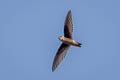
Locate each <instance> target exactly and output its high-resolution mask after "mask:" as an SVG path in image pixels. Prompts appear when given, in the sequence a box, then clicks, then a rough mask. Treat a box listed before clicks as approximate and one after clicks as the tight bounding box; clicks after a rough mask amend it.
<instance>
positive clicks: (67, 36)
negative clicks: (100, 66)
mask: <svg viewBox="0 0 120 80" xmlns="http://www.w3.org/2000/svg"><path fill="white" fill-rule="evenodd" d="M72 32H73V24H72V14H71V10H69V11H68V14H67V16H66V19H65V23H64V36H60V37H59V40H61V41H62V42H63V43H62V44H61V46H60V48H59V49H58V51H57V53H56V56H55V58H54V61H53V65H52V71H54V70H55V69H56V68H57V66H58V65H59V64H60V62H61V61H62V60H63V58H64V57H65V56H66V53H67V51H68V49H69V47H70V46H71V45H73V46H77V47H81V43H78V42H76V41H74V40H72Z"/></svg>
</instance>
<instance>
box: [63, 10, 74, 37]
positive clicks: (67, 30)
mask: <svg viewBox="0 0 120 80" xmlns="http://www.w3.org/2000/svg"><path fill="white" fill-rule="evenodd" d="M72 32H73V24H72V14H71V11H68V14H67V16H66V19H65V23H64V36H65V37H67V38H71V39H72Z"/></svg>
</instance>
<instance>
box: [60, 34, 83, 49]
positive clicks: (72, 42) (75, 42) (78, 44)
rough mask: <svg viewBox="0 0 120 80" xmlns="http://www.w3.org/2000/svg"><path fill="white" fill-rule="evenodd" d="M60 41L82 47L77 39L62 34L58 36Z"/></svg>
mask: <svg viewBox="0 0 120 80" xmlns="http://www.w3.org/2000/svg"><path fill="white" fill-rule="evenodd" d="M58 39H59V40H60V41H62V42H63V43H65V44H67V45H72V46H77V47H81V46H80V45H81V44H80V43H79V42H77V41H75V40H72V39H70V38H67V37H64V36H60V37H59V38H58Z"/></svg>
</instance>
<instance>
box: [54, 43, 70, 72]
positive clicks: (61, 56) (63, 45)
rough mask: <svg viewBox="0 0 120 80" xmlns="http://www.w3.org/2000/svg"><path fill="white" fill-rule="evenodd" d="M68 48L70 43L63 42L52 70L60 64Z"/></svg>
mask: <svg viewBox="0 0 120 80" xmlns="http://www.w3.org/2000/svg"><path fill="white" fill-rule="evenodd" d="M68 49H69V45H67V44H64V43H62V44H61V46H60V48H59V49H58V51H57V53H56V56H55V58H54V61H53V65H52V71H54V70H55V69H56V68H57V66H58V65H59V64H60V62H61V61H62V60H63V59H64V57H65V56H66V53H67V51H68Z"/></svg>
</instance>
